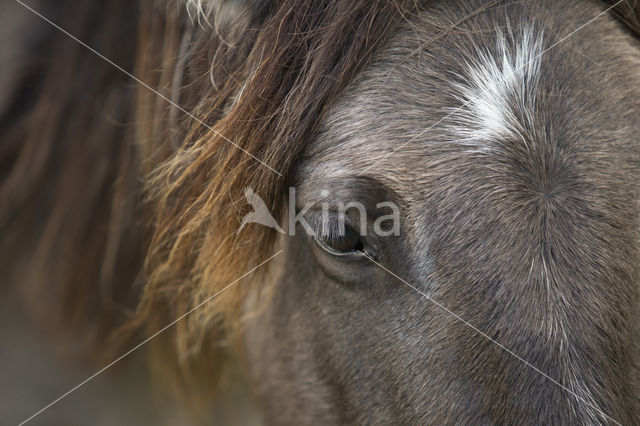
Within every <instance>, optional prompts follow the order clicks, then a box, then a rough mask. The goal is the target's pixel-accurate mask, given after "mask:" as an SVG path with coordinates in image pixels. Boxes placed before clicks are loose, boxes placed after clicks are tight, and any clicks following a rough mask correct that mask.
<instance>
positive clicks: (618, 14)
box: [605, 0, 640, 38]
mask: <svg viewBox="0 0 640 426" xmlns="http://www.w3.org/2000/svg"><path fill="white" fill-rule="evenodd" d="M605 1H606V2H607V3H609V4H611V5H614V4H615V5H616V6H615V7H614V8H613V9H612V14H613V16H614V17H615V18H617V19H618V20H620V21H621V22H622V23H624V24H625V25H626V26H627V27H628V28H629V30H631V32H632V33H633V34H634V35H635V36H636V37H639V38H640V0H622V1H620V0H605Z"/></svg>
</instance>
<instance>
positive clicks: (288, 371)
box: [245, 0, 640, 424]
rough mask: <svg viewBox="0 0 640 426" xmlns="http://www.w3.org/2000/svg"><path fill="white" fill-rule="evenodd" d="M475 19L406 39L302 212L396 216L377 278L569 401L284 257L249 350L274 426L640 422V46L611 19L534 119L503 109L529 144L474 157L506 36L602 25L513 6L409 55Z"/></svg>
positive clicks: (369, 289)
mask: <svg viewBox="0 0 640 426" xmlns="http://www.w3.org/2000/svg"><path fill="white" fill-rule="evenodd" d="M480 5H481V2H479V1H470V2H462V1H449V2H437V3H435V5H434V6H433V7H431V8H430V9H428V10H427V11H425V13H424V15H422V16H420V17H419V18H415V19H413V20H412V21H411V22H409V23H407V24H406V25H405V26H404V29H402V30H401V31H399V32H398V34H397V35H396V36H395V37H394V39H393V40H392V42H391V44H390V45H389V46H388V47H387V48H386V49H384V50H383V51H382V52H380V53H379V54H378V55H377V56H376V58H375V61H374V62H373V63H372V64H371V65H370V66H369V67H368V69H367V70H366V71H365V72H363V73H362V74H361V75H360V76H359V78H358V79H357V81H356V82H354V84H352V86H351V87H350V88H349V90H347V92H346V93H344V94H343V97H342V98H341V99H340V100H339V101H338V102H337V104H336V105H334V107H333V109H332V111H331V113H330V114H329V115H328V116H327V117H326V119H325V120H324V124H323V126H322V128H321V129H320V131H319V132H318V135H317V137H316V139H315V140H314V141H313V142H312V143H311V144H310V147H309V149H308V150H307V151H306V153H305V156H304V159H303V162H302V164H301V165H300V167H299V172H298V174H297V180H296V183H297V186H298V188H299V192H300V193H301V200H303V201H318V200H317V199H314V197H317V195H318V194H320V191H321V190H322V189H329V190H330V191H331V193H332V194H333V196H335V198H336V199H340V198H353V197H357V196H358V194H362V193H367V194H369V196H372V197H379V198H380V199H381V200H382V199H389V198H391V199H392V200H393V201H395V202H397V203H398V204H399V205H401V206H402V209H403V228H402V232H401V236H400V237H390V238H388V239H386V240H384V241H382V242H380V244H381V245H382V246H383V253H384V256H383V258H382V260H381V263H382V264H383V265H384V266H385V267H386V268H388V269H389V270H391V271H393V272H394V273H395V274H397V275H399V276H400V277H402V278H403V279H404V280H406V281H407V282H409V283H411V284H412V285H414V286H416V287H417V288H418V289H419V290H420V291H422V292H424V293H425V294H427V295H428V296H429V297H432V298H433V299H435V300H437V301H438V302H439V303H442V304H443V305H444V306H446V307H447V308H448V309H450V310H451V311H453V312H455V313H456V314H457V315H459V316H460V317H462V318H464V319H465V320H466V321H468V322H469V323H471V324H473V325H474V326H475V327H477V328H478V329H480V330H482V331H483V332H484V333H486V334H488V335H489V336H491V338H493V339H495V340H496V341H498V342H500V343H501V344H503V345H504V346H505V347H507V348H509V349H510V350H513V351H514V352H515V353H516V354H518V355H519V356H521V357H522V358H524V359H525V360H527V361H529V362H531V364H533V365H535V366H536V367H537V368H539V369H540V370H541V371H544V372H545V373H546V374H548V375H549V376H551V377H553V378H554V379H556V380H557V381H558V382H560V383H562V384H563V386H565V387H566V388H568V389H569V390H570V391H571V392H568V391H567V390H565V389H562V388H561V387H559V386H557V385H556V384H554V383H552V382H551V381H549V380H548V379H547V378H545V377H543V376H542V375H541V374H539V373H538V372H536V371H534V370H533V369H531V368H530V367H528V366H526V365H524V364H523V363H522V362H520V361H519V360H517V359H515V358H514V357H513V356H512V355H510V354H508V353H506V352H505V351H503V350H502V349H500V348H499V347H497V345H495V344H494V343H492V342H490V341H488V340H487V339H485V338H484V337H482V336H480V335H478V333H476V332H475V331H474V330H471V329H470V328H469V327H468V326H466V325H464V324H462V323H461V322H460V321H458V320H457V319H455V318H454V317H452V315H450V314H448V313H446V312H444V311H443V310H442V309H440V308H438V307H437V306H436V305H434V304H432V303H430V302H429V301H427V300H426V299H425V298H423V297H421V296H420V295H419V294H418V293H416V292H415V291H414V290H412V289H411V288H409V287H408V286H406V285H405V284H403V283H402V282H401V281H399V280H397V279H395V278H394V277H392V276H391V275H390V274H388V273H387V272H385V271H384V270H383V269H381V268H380V267H378V266H376V265H373V264H371V263H367V262H364V263H362V264H357V265H350V264H344V263H340V261H338V260H336V259H332V258H329V257H327V255H326V254H324V253H322V252H320V251H318V250H317V249H316V248H315V247H314V246H313V245H312V244H311V245H310V243H309V241H308V239H307V238H305V237H304V236H301V235H298V236H296V237H287V236H282V237H281V239H280V242H279V244H280V245H281V246H282V247H283V248H284V249H285V251H286V256H283V257H282V258H281V259H280V260H279V262H280V265H279V266H278V267H277V268H274V270H272V273H271V276H272V280H273V281H274V283H276V284H275V290H274V296H273V300H272V301H271V302H270V303H269V304H268V305H267V306H268V307H267V308H266V311H264V312H263V313H261V314H260V315H259V316H258V317H257V319H254V320H251V321H249V322H248V323H247V336H246V338H245V344H246V349H247V351H246V363H247V366H248V367H247V368H248V371H249V375H250V377H251V382H252V386H253V388H254V389H255V396H256V399H257V400H258V401H259V403H260V406H261V408H262V409H263V411H264V414H265V416H266V419H267V421H268V422H269V423H271V424H351V423H359V424H361V423H368V424H371V423H376V424H407V423H409V424H425V423H426V424H514V423H518V424H519V423H527V424H598V423H611V424H613V420H611V419H615V421H618V422H621V423H622V424H638V423H640V402H639V400H638V398H639V397H640V389H639V388H638V386H639V383H638V366H637V362H636V358H637V352H636V347H637V344H638V316H637V315H638V313H637V306H638V303H637V287H638V279H639V275H638V274H639V272H640V271H639V270H638V267H639V265H640V262H638V260H639V259H640V256H639V253H638V248H639V246H640V239H639V238H640V237H639V234H638V224H639V223H640V222H639V220H640V216H639V213H640V209H639V208H638V199H639V198H638V193H639V191H640V186H639V181H638V179H637V178H636V177H637V175H638V172H639V169H640V142H639V141H638V135H639V134H640V120H638V117H639V116H640V74H639V73H638V70H639V69H640V49H639V46H638V43H637V41H636V40H634V39H632V37H631V36H630V35H628V34H627V33H626V32H624V31H623V30H622V29H621V27H620V26H619V25H618V24H617V23H616V22H614V20H613V19H612V18H610V17H608V16H603V17H602V18H600V19H598V20H597V21H595V22H594V23H593V24H591V25H589V26H588V27H586V28H584V29H582V30H581V32H580V34H579V35H578V34H576V35H575V36H573V37H570V38H569V39H567V40H566V41H564V42H562V43H560V44H558V45H557V46H556V47H554V48H553V49H552V50H550V51H548V52H546V53H545V54H544V56H542V57H541V59H540V65H539V67H540V68H539V70H536V71H535V72H536V73H539V74H537V75H536V76H535V77H536V84H532V85H530V86H528V87H526V88H521V89H523V90H525V91H528V92H526V99H527V102H524V103H523V102H521V100H522V99H517V96H516V97H515V98H514V97H508V98H507V99H505V102H507V103H508V107H509V110H510V112H511V113H512V114H513V118H514V119H515V122H514V123H512V124H513V129H514V132H513V133H511V134H500V135H496V138H495V139H493V140H481V141H479V140H471V141H470V140H464V138H463V137H461V135H460V133H459V131H457V130H456V129H459V128H460V125H461V123H465V122H466V123H468V118H469V117H470V116H469V115H468V114H469V110H468V108H469V107H465V108H466V109H465V108H463V109H462V110H460V111H458V112H455V113H454V114H453V115H451V116H450V117H448V118H444V117H445V116H446V115H447V114H449V113H450V112H451V111H455V110H456V108H458V107H459V106H460V104H461V103H460V100H461V91H460V88H461V87H468V85H469V84H471V83H470V81H471V80H470V79H471V77H470V69H471V68H470V65H471V66H473V64H479V63H482V58H481V56H482V54H483V52H485V53H486V52H489V53H490V54H493V55H494V56H495V57H497V55H498V53H499V46H500V44H499V37H500V36H499V34H503V35H505V37H506V39H505V40H506V43H507V46H509V47H508V48H509V49H515V46H517V44H518V40H519V37H521V34H522V32H521V31H520V30H521V29H522V28H524V27H529V28H532V29H534V31H535V32H536V33H535V35H536V36H539V37H541V40H542V49H547V48H549V47H550V46H552V45H553V44H554V43H556V42H557V41H558V40H560V39H561V38H562V37H563V36H564V35H566V34H568V33H569V32H570V31H572V30H573V29H574V28H577V27H578V26H579V25H581V24H583V23H585V22H587V21H588V20H589V19H591V18H593V17H594V16H596V15H597V14H598V13H600V12H601V11H602V10H603V9H604V6H603V5H602V4H600V3H597V2H591V3H589V2H586V3H585V2H583V1H577V0H571V1H568V2H562V3H560V2H555V1H551V0H547V1H542V2H533V1H525V2H515V3H505V4H503V5H500V6H499V7H495V8H492V9H490V10H489V11H487V12H485V13H483V14H481V15H479V16H478V17H476V18H473V19H471V20H470V21H468V22H466V23H464V24H463V25H461V26H460V27H459V28H457V29H456V30H455V31H453V32H452V33H451V34H449V35H448V36H447V37H444V38H442V39H439V40H437V41H434V42H433V43H430V44H428V45H427V46H425V47H424V49H422V50H421V51H420V52H419V53H418V54H413V55H411V53H412V52H415V51H416V48H418V47H419V46H420V45H421V44H422V43H424V41H425V40H430V39H432V38H433V37H434V36H435V35H437V34H438V33H439V32H440V31H441V30H442V28H444V27H445V26H447V25H448V24H449V23H450V22H455V21H457V20H458V19H460V18H462V17H464V16H465V15H467V14H469V13H471V12H473V11H474V10H475V9H476V8H477V7H478V6H480ZM567 22H570V23H571V24H570V25H567ZM512 53H513V52H512ZM585 56H588V59H586V58H585ZM498 62H499V59H498ZM523 81H524V80H523ZM527 81H528V80H527ZM462 98H464V96H462ZM534 99H535V101H534ZM525 106H526V107H527V108H530V109H528V110H524V109H523V108H524V107H525ZM465 114H467V115H465ZM443 118H444V120H442V122H439V120H441V119H443ZM430 126H433V128H431V129H430V130H428V131H425V129H427V128H429V127H430ZM416 136H417V137H416ZM467 136H468V135H467ZM413 137H415V139H414V140H412V141H410V140H411V138H413ZM408 141H410V142H409V143H407V142H408ZM404 143H406V146H404V147H403V148H401V149H399V150H398V151H397V152H394V153H393V154H391V155H388V154H389V153H391V152H392V151H394V150H395V149H396V148H397V147H399V146H400V145H401V144H404ZM470 143H478V144H481V145H482V146H490V147H491V149H489V150H477V149H473V150H469V149H468V146H469V144H470ZM372 164H375V167H371V168H370V166H371V165H372ZM347 201H348V200H347ZM257 298H258V296H257V295H256V296H255V297H254V298H253V299H252V300H253V302H252V303H255V302H256V299H257ZM252 306H253V305H252V304H248V306H247V309H248V310H250V309H252ZM576 395H577V396H579V397H576Z"/></svg>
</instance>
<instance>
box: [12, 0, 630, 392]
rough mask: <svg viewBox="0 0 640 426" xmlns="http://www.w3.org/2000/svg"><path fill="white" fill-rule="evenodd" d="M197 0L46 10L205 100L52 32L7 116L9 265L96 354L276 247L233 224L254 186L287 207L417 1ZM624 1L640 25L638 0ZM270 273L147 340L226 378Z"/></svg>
mask: <svg viewBox="0 0 640 426" xmlns="http://www.w3.org/2000/svg"><path fill="white" fill-rule="evenodd" d="M52 3H53V2H52ZM187 3H188V5H187V7H185V4H184V2H183V1H182V0H174V1H169V2H167V3H166V4H164V5H161V2H155V1H152V0H141V1H139V2H138V6H137V8H133V9H132V5H131V2H130V1H128V0H112V1H110V2H108V3H105V4H101V5H100V6H99V7H97V6H96V5H94V4H93V3H91V2H80V3H78V2H75V1H70V0H68V1H65V2H63V5H62V6H60V2H55V4H56V5H58V7H57V10H60V11H59V12H58V13H55V10H56V7H54V6H52V5H51V4H49V10H48V11H45V12H50V14H49V15H48V16H53V20H54V21H55V22H57V23H59V25H60V26H61V27H63V28H65V29H66V30H68V31H69V32H70V33H72V34H74V35H75V36H77V37H78V38H79V39H80V40H82V41H85V42H86V43H87V44H88V45H90V46H91V47H93V48H95V49H96V50H97V51H98V52H100V53H102V54H104V55H105V56H106V57H108V58H109V59H111V60H113V61H114V62H115V63H117V64H118V65H119V66H121V67H123V68H124V69H125V70H127V71H129V72H131V73H132V74H134V75H135V76H136V77H137V78H139V79H140V80H141V81H143V82H144V83H146V84H148V85H149V86H150V87H152V88H154V90H156V91H158V92H159V93H160V94H161V95H162V96H164V97H165V98H167V99H169V100H171V101H172V102H174V103H175V104H177V105H179V106H180V107H181V108H183V109H184V110H186V111H187V112H188V113H189V114H191V115H192V116H190V115H187V114H184V113H183V111H180V110H179V109H178V108H176V107H175V106H173V105H171V104H170V103H168V102H167V101H166V100H165V99H162V98H161V97H159V96H158V95H157V94H155V93H153V92H151V91H149V90H148V88H146V87H144V86H141V85H136V84H135V82H133V81H131V80H130V79H129V77H127V76H126V75H124V74H123V73H122V72H121V71H119V70H117V69H115V68H114V67H113V66H111V65H109V64H107V63H104V62H100V61H101V59H99V58H97V57H95V56H94V55H92V54H91V53H89V52H88V51H87V50H86V49H85V48H84V47H81V46H79V45H77V44H76V43H75V42H74V41H72V40H70V39H69V38H68V37H67V36H66V35H64V34H62V33H59V32H56V31H53V30H52V31H51V33H50V34H49V37H47V38H46V39H44V40H42V41H41V42H40V44H39V45H38V46H37V48H36V49H35V53H34V63H33V65H32V66H31V67H30V69H29V70H28V72H25V73H24V77H23V79H22V82H21V84H20V85H19V86H18V89H17V90H16V92H15V95H14V96H15V97H14V102H13V103H12V105H14V106H13V108H12V110H11V111H9V112H8V113H6V114H5V116H4V117H2V119H1V121H0V123H1V126H2V130H3V134H4V135H5V136H4V138H5V141H4V143H3V146H2V147H0V164H2V165H3V167H2V168H0V174H1V177H2V181H1V182H2V185H1V186H0V229H2V241H0V250H1V254H2V256H1V259H2V260H0V262H2V270H3V271H10V272H11V281H12V282H13V283H15V286H16V287H17V288H19V291H20V292H21V293H22V294H23V295H24V299H25V300H26V301H27V303H28V304H29V305H30V306H31V307H32V309H31V310H32V312H33V313H34V316H35V317H36V319H39V322H40V323H42V324H45V326H46V327H47V328H50V329H51V330H57V331H61V332H62V334H63V335H67V336H73V337H72V338H74V339H77V337H76V336H78V335H82V336H84V340H83V342H84V345H82V348H91V349H90V352H91V353H92V354H94V355H95V356H99V354H106V357H107V358H108V359H110V358H112V357H113V356H114V355H117V354H119V353H121V351H122V349H123V348H124V349H127V348H128V347H127V346H123V345H126V344H130V343H131V342H133V340H132V336H133V337H138V338H140V337H141V336H142V335H145V334H146V335H151V334H153V333H154V332H156V331H157V330H159V329H161V328H162V327H163V326H165V325H166V324H168V323H170V322H171V321H173V320H174V319H176V318H179V317H180V316H182V315H184V314H185V313H187V312H189V311H190V310H191V309H192V308H193V307H194V306H197V305H198V304H200V303H201V302H203V301H204V300H206V299H207V298H208V297H210V296H211V295H213V294H215V293H217V292H219V291H220V290H222V289H224V288H225V287H226V286H227V285H228V284H230V283H231V282H233V281H234V280H236V279H238V278H239V277H240V276H242V275H243V274H244V273H246V272H247V271H248V270H250V269H251V268H252V267H254V266H256V265H258V264H259V263H260V262H262V261H263V260H265V259H267V258H268V257H269V256H271V255H272V254H273V253H272V251H273V250H274V249H273V245H274V240H275V233H274V231H273V230H271V229H269V228H266V227H246V228H244V229H243V230H242V231H241V232H239V233H238V232H237V229H238V228H239V224H240V219H241V218H242V216H243V215H244V214H245V213H246V212H248V210H249V207H248V205H247V204H246V202H245V200H244V196H243V190H244V188H246V187H251V188H252V189H253V190H254V192H255V193H257V194H259V195H260V196H261V198H262V199H263V200H264V201H265V203H266V204H267V206H269V207H270V208H271V211H272V212H273V213H274V216H275V217H279V215H280V214H282V213H283V209H285V208H286V199H285V196H286V195H287V188H288V186H290V185H291V183H292V173H293V168H294V167H295V165H296V163H297V160H298V159H299V156H300V154H301V152H302V150H303V148H304V146H305V143H306V141H308V140H309V139H310V138H311V136H312V135H313V133H314V131H315V130H316V128H317V126H318V124H319V122H320V120H321V118H322V117H323V115H324V114H325V112H326V111H327V110H328V109H329V108H330V107H331V105H332V102H333V101H334V100H335V99H336V98H337V97H338V96H339V94H340V93H341V92H342V90H344V88H345V87H346V86H347V85H348V84H349V83H350V82H351V81H352V80H353V78H354V77H355V76H356V75H357V74H358V72H359V71H360V70H361V69H362V68H363V67H364V66H365V65H366V63H367V61H368V60H369V58H370V57H371V55H372V53H373V52H375V51H376V50H377V49H378V48H380V46H381V45H383V44H384V43H385V41H386V40H387V39H388V37H389V35H391V34H392V33H393V29H394V28H395V27H396V26H397V25H398V24H399V23H400V22H401V20H403V19H407V18H409V17H410V16H411V15H412V14H414V13H417V12H418V10H419V8H420V5H419V4H418V2H417V1H412V0H402V1H401V0H332V1H330V2H326V1H324V0H278V1H268V2H260V1H245V2H225V1H222V2H211V1H209V2H207V1H189V2H187ZM610 3H614V2H613V1H610ZM105 8H107V9H108V10H105ZM616 10H617V13H618V14H619V17H620V19H621V20H622V21H623V22H625V23H626V24H627V25H628V26H629V28H631V30H632V31H635V32H636V34H640V26H639V25H638V16H640V6H639V5H638V2H637V1H636V2H625V3H623V4H622V5H620V6H619V7H618V8H617V9H616ZM189 15H191V16H189ZM104 17H109V19H103V18H104ZM131 40H135V41H136V42H135V43H132V42H131ZM47 52H56V54H55V55H51V54H48V53H47ZM38 81H41V82H42V83H40V84H38V83H37V82H38ZM194 117H196V118H197V119H194ZM230 141H232V142H233V143H231V142H230ZM247 152H248V153H250V154H251V155H252V156H253V157H255V158H252V157H251V156H249V155H248V154H247ZM258 160H259V161H258ZM261 162H262V163H261ZM256 275H257V276H256ZM262 281H263V280H261V275H260V274H259V273H258V272H256V273H254V275H252V276H250V277H248V278H247V279H246V280H243V282H240V283H238V285H234V286H232V287H230V288H229V289H228V290H226V291H225V292H224V293H223V294H221V295H220V296H219V297H217V298H215V299H214V300H212V301H211V302H208V303H206V304H204V305H203V306H202V307H201V308H199V309H197V310H196V311H194V312H193V313H192V314H190V315H188V316H186V317H185V318H184V319H183V320H182V321H180V322H179V323H177V324H176V326H175V327H172V328H170V329H167V331H166V332H165V333H163V334H162V335H160V336H158V338H155V339H153V340H152V341H151V344H152V346H153V351H152V352H153V355H154V362H155V364H157V365H158V366H159V367H160V369H161V370H162V371H163V372H165V373H167V372H169V374H168V376H167V377H168V378H169V380H170V381H171V382H172V383H174V384H175V385H176V386H177V387H180V388H181V389H183V388H191V389H198V394H200V395H202V394H203V390H204V391H206V390H213V386H212V383H215V382H217V381H219V379H220V377H221V376H220V374H221V372H222V366H223V365H224V364H225V359H226V358H227V357H228V356H227V354H228V352H229V351H228V348H229V346H232V345H233V342H234V338H235V337H236V336H238V335H239V333H238V331H239V330H240V328H241V324H242V318H243V312H242V306H243V302H244V301H245V297H246V295H247V292H248V290H249V289H250V286H260V284H261V282H262ZM264 290H265V291H267V290H268V289H267V288H264ZM114 330H117V332H116V333H114ZM107 336H109V339H107V338H106V337H107ZM105 343H106V344H105ZM115 343H119V344H118V345H116V344H115ZM87 350H88V349H82V350H81V352H83V353H84V352H86V351H87Z"/></svg>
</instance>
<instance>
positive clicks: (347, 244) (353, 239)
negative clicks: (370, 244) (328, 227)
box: [314, 224, 364, 255]
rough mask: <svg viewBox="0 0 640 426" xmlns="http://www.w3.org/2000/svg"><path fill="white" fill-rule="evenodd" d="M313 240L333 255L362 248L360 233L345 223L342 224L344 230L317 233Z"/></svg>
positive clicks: (357, 250)
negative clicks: (324, 233)
mask: <svg viewBox="0 0 640 426" xmlns="http://www.w3.org/2000/svg"><path fill="white" fill-rule="evenodd" d="M314 241H315V242H316V243H317V244H318V246H320V248H322V249H323V250H325V251H327V252H329V253H330V254H333V255H346V254H352V253H357V252H362V251H363V249H364V246H363V244H362V240H361V238H360V234H358V232H357V231H356V230H355V229H353V228H352V227H351V226H349V225H347V224H345V225H344V232H341V233H339V234H338V233H332V232H330V233H329V234H327V235H319V236H317V237H315V238H314Z"/></svg>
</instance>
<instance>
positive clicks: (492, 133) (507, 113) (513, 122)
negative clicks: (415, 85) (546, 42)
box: [450, 27, 542, 152]
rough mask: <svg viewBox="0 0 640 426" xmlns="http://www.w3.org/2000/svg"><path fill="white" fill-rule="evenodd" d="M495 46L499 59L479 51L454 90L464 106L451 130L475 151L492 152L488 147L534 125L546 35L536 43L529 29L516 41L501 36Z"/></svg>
mask: <svg viewBox="0 0 640 426" xmlns="http://www.w3.org/2000/svg"><path fill="white" fill-rule="evenodd" d="M496 43H497V46H496V47H497V49H496V51H495V53H490V52H487V51H486V50H480V51H478V57H477V58H474V59H472V60H468V61H467V63H466V65H467V67H468V71H467V76H465V80H466V81H465V82H464V83H458V84H455V85H454V88H455V89H456V90H457V93H458V95H457V96H458V97H459V99H460V101H461V102H462V103H463V105H462V106H461V107H459V111H456V112H455V113H453V114H452V116H451V121H452V122H453V125H452V126H450V130H452V131H453V136H454V137H455V138H456V140H457V141H458V142H460V143H462V144H463V145H468V146H470V147H471V151H479V152H485V151H488V150H491V148H492V145H491V144H489V143H490V142H493V141H495V140H496V139H498V138H500V137H504V136H515V137H519V135H520V133H519V131H518V129H519V128H521V127H522V126H523V125H528V124H531V122H532V118H531V116H532V113H533V108H534V105H535V92H536V86H537V83H538V79H539V74H540V63H541V57H542V34H540V35H539V36H537V37H536V36H535V35H534V31H533V29H532V28H529V27H525V28H523V29H522V30H521V31H520V33H519V35H517V36H516V35H514V34H513V33H512V32H511V30H510V29H509V31H508V34H507V35H505V34H504V33H503V32H502V31H500V30H498V32H497V39H496ZM516 114H517V115H516ZM518 117H520V118H518ZM523 118H524V120H525V122H524V123H523V122H522V119H523ZM524 142H525V143H526V141H524Z"/></svg>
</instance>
